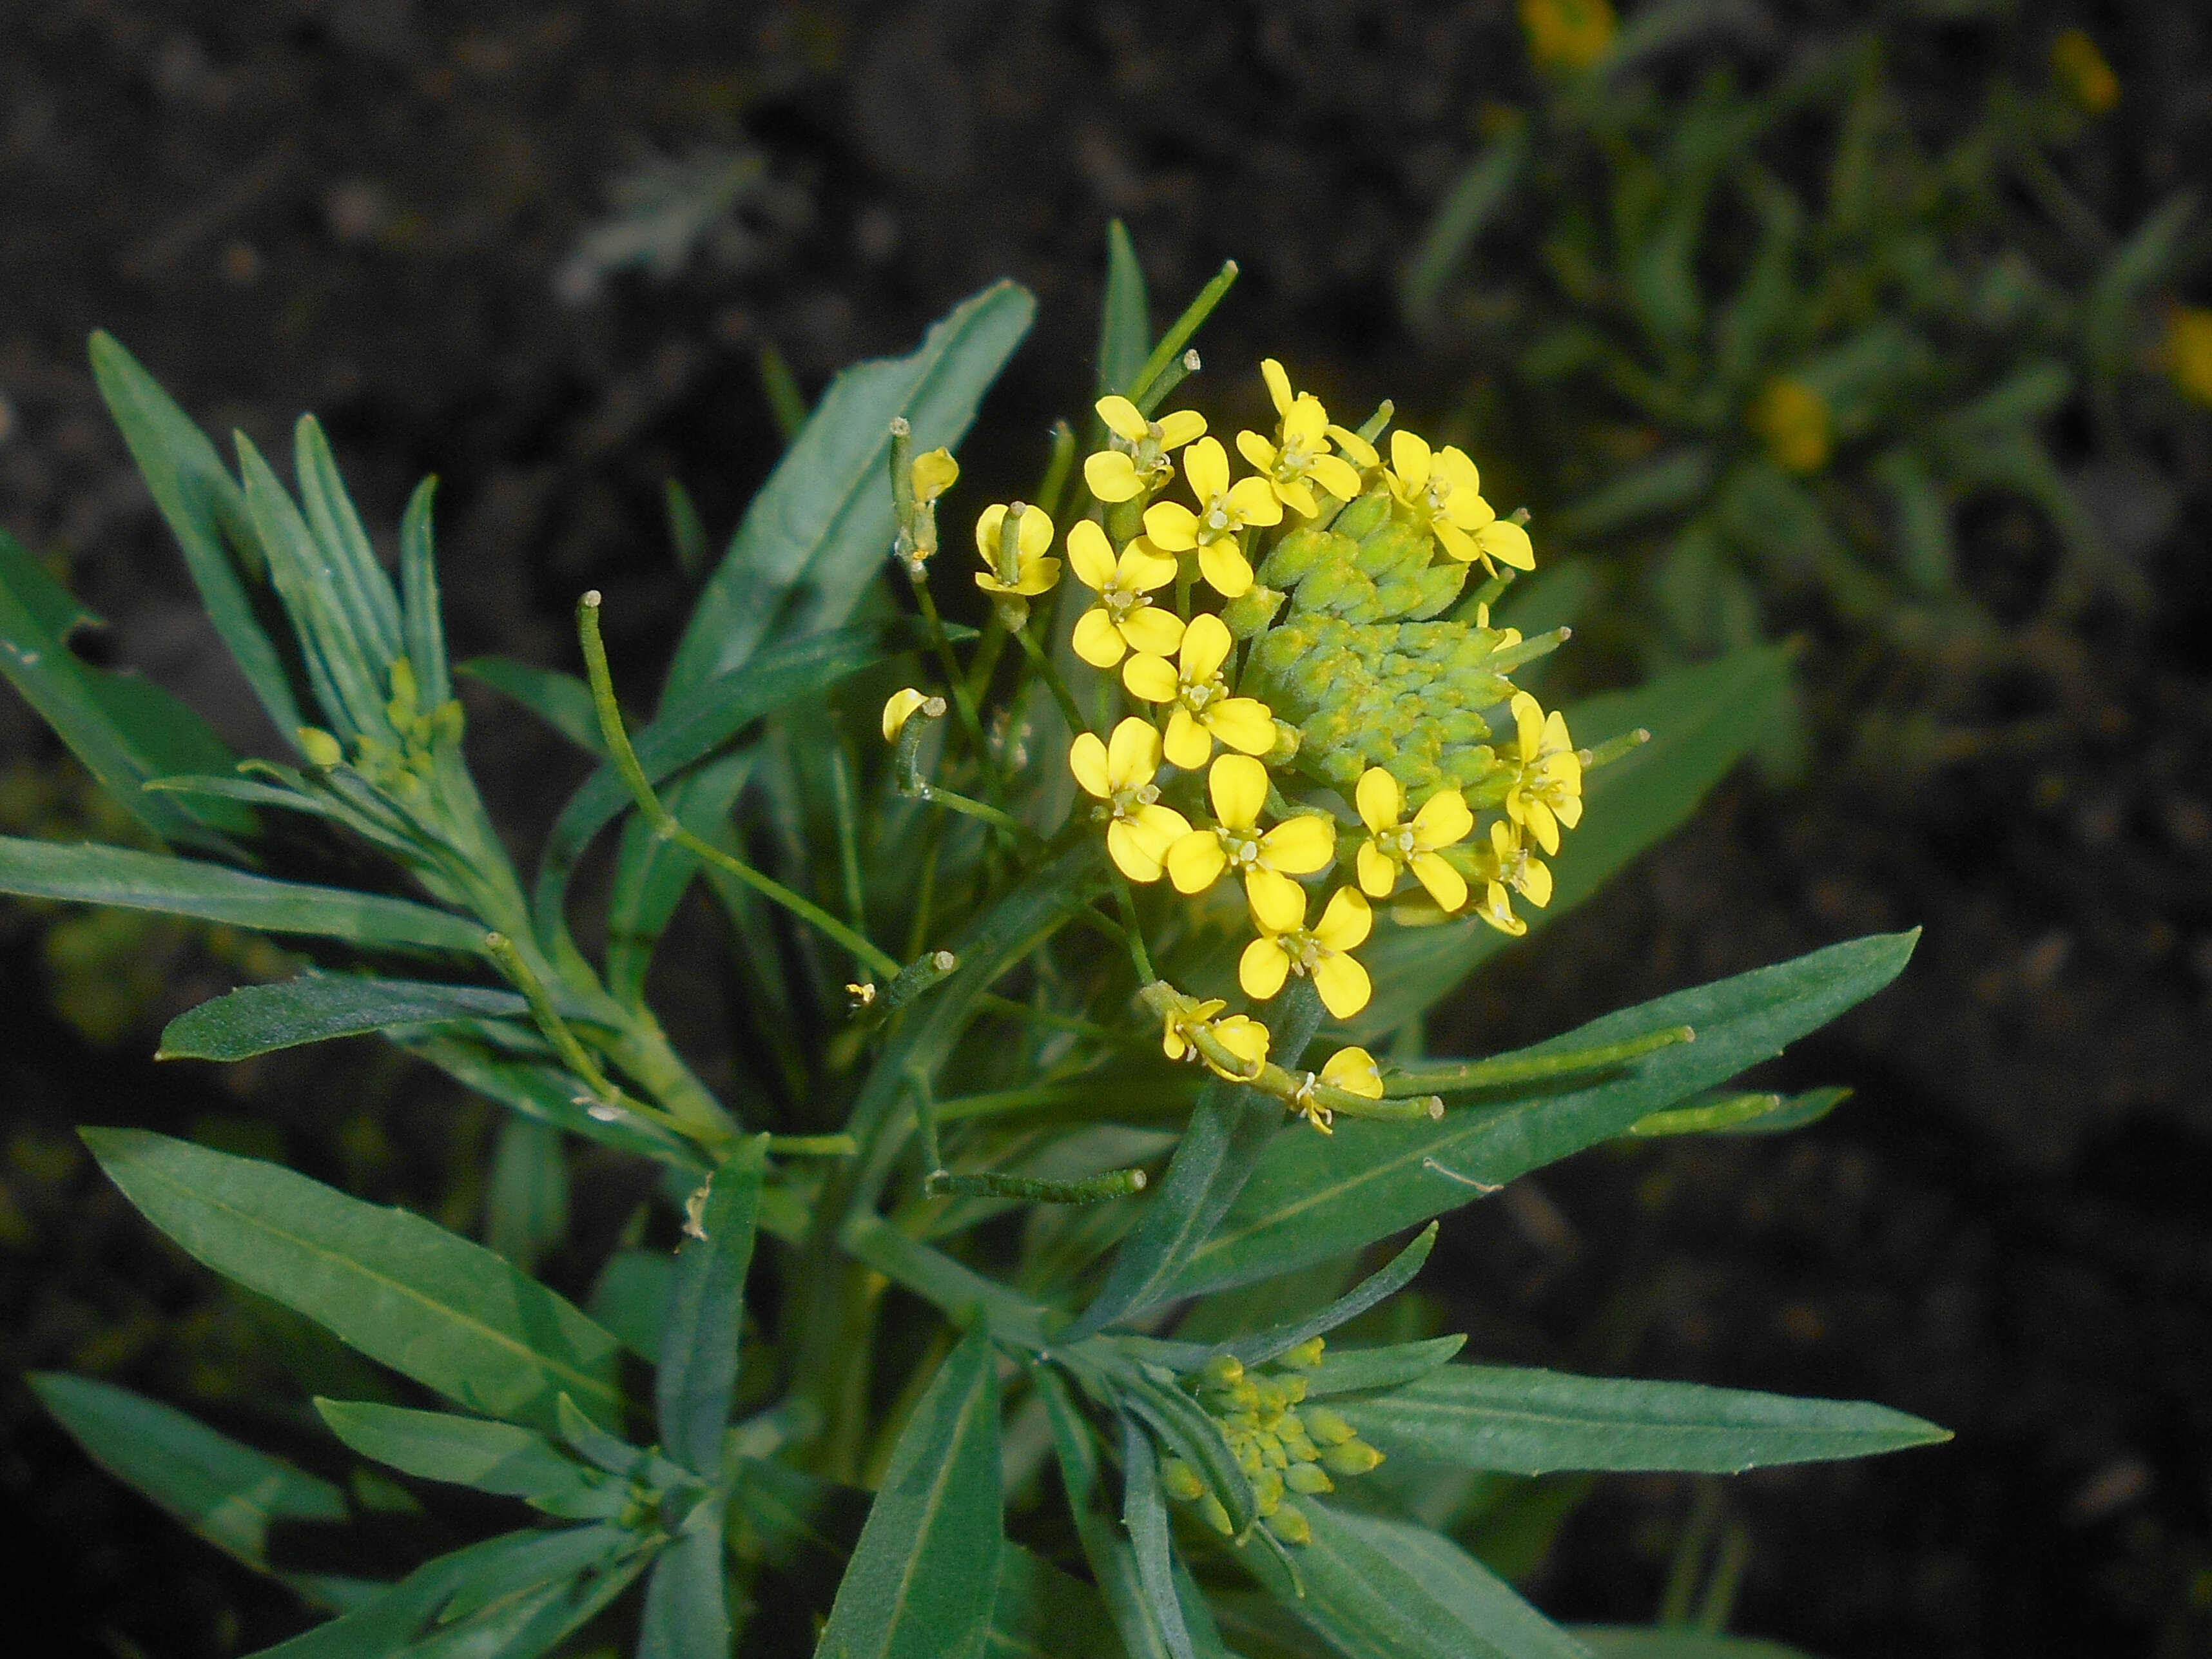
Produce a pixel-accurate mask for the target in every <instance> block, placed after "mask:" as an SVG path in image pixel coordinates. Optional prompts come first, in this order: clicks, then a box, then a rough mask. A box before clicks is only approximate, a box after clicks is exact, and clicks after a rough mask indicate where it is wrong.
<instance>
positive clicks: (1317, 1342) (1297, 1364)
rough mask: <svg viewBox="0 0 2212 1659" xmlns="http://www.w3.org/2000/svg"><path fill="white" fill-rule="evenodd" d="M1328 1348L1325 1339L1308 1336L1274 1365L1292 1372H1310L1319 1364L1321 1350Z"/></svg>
mask: <svg viewBox="0 0 2212 1659" xmlns="http://www.w3.org/2000/svg"><path fill="white" fill-rule="evenodd" d="M1326 1347H1328V1339H1327V1338H1326V1337H1320V1336H1310V1337H1308V1338H1307V1339H1306V1340H1304V1341H1303V1342H1301V1343H1299V1344H1298V1346H1297V1347H1295V1348H1292V1349H1291V1351H1290V1352H1288V1353H1286V1354H1285V1355H1284V1356H1283V1357H1282V1358H1281V1359H1279V1360H1278V1361H1277V1362H1276V1363H1277V1364H1282V1365H1288V1366H1289V1367H1290V1368H1291V1370H1294V1371H1310V1370H1313V1369H1314V1367H1315V1366H1316V1365H1318V1364H1321V1356H1322V1350H1323V1349H1324V1348H1326Z"/></svg>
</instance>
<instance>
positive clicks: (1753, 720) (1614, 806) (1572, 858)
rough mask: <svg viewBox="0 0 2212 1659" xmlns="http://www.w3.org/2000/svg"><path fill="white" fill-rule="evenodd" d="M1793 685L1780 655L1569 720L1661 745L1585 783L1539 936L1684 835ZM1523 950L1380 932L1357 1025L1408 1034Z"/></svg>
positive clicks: (1582, 735) (1448, 936)
mask: <svg viewBox="0 0 2212 1659" xmlns="http://www.w3.org/2000/svg"><path fill="white" fill-rule="evenodd" d="M1788 686H1789V659H1788V657H1787V655H1786V654H1785V653H1784V650H1783V649H1782V647H1778V646H1766V647H1759V648H1757V649H1754V650H1749V651H1741V652H1738V653H1736V654H1735V655H1734V656H1730V657H1724V658H1723V659H1721V660H1720V661H1718V662H1712V663H1704V664H1700V665H1699V666H1697V667H1695V668H1686V669H1684V670H1682V671H1680V672H1678V673H1674V674H1668V675H1664V676H1662V677H1661V678H1658V679H1656V680H1654V681H1652V682H1651V684H1649V685H1645V686H1641V687H1639V688H1638V689H1637V690H1633V691H1620V692H1611V693H1608V694H1607V695H1605V696H1598V697H1592V698H1590V699H1589V700H1588V701H1587V702H1581V703H1577V705H1576V706H1575V707H1573V708H1570V709H1568V710H1567V711H1566V717H1567V724H1568V728H1569V730H1570V731H1571V732H1572V733H1573V735H1574V740H1575V742H1576V743H1577V744H1581V745H1583V746H1585V747H1588V746H1590V745H1593V744H1599V743H1603V742H1605V741H1607V739H1609V738H1614V737H1618V736H1619V735H1620V734H1621V733H1623V732H1633V731H1635V730H1637V729H1638V728H1639V727H1640V728H1642V729H1644V730H1645V731H1648V732H1650V733H1651V741H1650V742H1649V743H1647V744H1644V745H1643V746H1642V747H1641V748H1639V749H1637V750H1633V751H1632V753H1630V754H1629V755H1627V756H1626V757H1624V758H1622V759H1620V760H1618V761H1615V762H1614V763H1613V764H1612V765H1610V766H1607V767H1605V768H1602V769H1600V770H1598V771H1595V772H1592V773H1590V774H1589V777H1588V780H1587V781H1586V783H1585V785H1584V788H1585V792H1586V810H1585V811H1584V812H1583V821H1582V823H1581V824H1580V825H1579V826H1578V827H1577V829H1575V830H1573V831H1572V832H1571V834H1570V835H1569V836H1567V837H1566V839H1565V844H1564V845H1562V846H1561V848H1559V857H1558V858H1557V859H1555V860H1552V861H1551V863H1552V877H1553V890H1552V902H1551V903H1550V904H1549V905H1548V906H1547V907H1546V908H1543V909H1541V910H1537V909H1528V910H1526V911H1525V912H1524V914H1525V915H1526V916H1527V919H1528V925H1529V928H1530V931H1531V932H1532V933H1533V932H1534V931H1535V930H1536V929H1538V928H1541V927H1543V926H1545V925H1546V924H1547V923H1548V922H1550V921H1554V920H1556V919H1557V918H1558V917H1559V916H1561V915H1565V913H1566V912H1567V911H1569V910H1571V909H1572V908H1574V907H1575V906H1577V904H1580V903H1581V902H1583V900H1584V899H1586V898H1588V897H1589V896H1590V895H1591V894H1592V893H1593V892H1595V891H1596V890H1597V889H1598V888H1599V887H1600V886H1601V885H1602V884H1604V883H1605V882H1606V881H1607V880H1608V879H1609V878H1611V877H1612V876H1613V872H1616V871H1617V870H1619V869H1620V868H1621V867H1622V866H1624V865H1626V864H1627V863H1628V862H1629V860H1632V859H1633V858H1635V857H1636V856H1637V855H1638V854H1640V853H1642V852H1644V851H1645V850H1646V849H1647V848H1650V847H1653V846H1655V845H1656V844H1657V843H1658V842H1661V841H1662V840H1663V839H1665V838H1666V837H1667V836H1669V835H1671V834H1673V833H1674V830H1676V829H1679V828H1680V826H1681V825H1682V824H1683V823H1685V822H1686V820H1687V819H1688V817H1689V816H1690V814H1691V812H1692V811H1693V810H1695V808H1696V806H1697V805H1698V802H1699V800H1701V799H1704V797H1705V792H1706V791H1707V790H1709V789H1711V787H1713V786H1714V785H1715V784H1716V783H1718V782H1719V781H1721V779H1722V778H1723V777H1724V776H1725V775H1727V774H1728V772H1729V769H1730V768H1731V767H1733V766H1734V765H1735V763H1736V762H1737V761H1739V760H1740V759H1741V758H1742V757H1744V756H1745V755H1746V754H1747V753H1748V752H1750V750H1751V747H1752V745H1753V744H1754V743H1755V742H1757V741H1758V739H1759V735H1760V733H1761V732H1764V731H1765V729H1766V727H1767V725H1768V722H1769V721H1770V720H1771V718H1772V716H1773V714H1774V712H1775V710H1776V709H1777V708H1779V707H1780V705H1781V702H1782V700H1783V698H1784V695H1785V694H1786V692H1787V690H1788ZM1511 943H1512V941H1511V940H1510V939H1508V938H1507V937H1506V936H1505V935H1504V934H1503V933H1499V932H1498V930H1497V929H1496V928H1494V927H1491V926H1489V925H1488V924H1487V923H1486V922H1480V921H1455V922H1445V923H1443V925H1442V926H1440V927H1381V928H1378V929H1376V936H1375V938H1374V939H1372V940H1371V941H1370V943H1369V945H1367V947H1366V948H1365V949H1364V950H1363V951H1361V953H1360V957H1361V960H1362V961H1364V963H1366V964H1367V967H1368V971H1369V972H1370V975H1372V976H1373V978H1374V981H1375V995H1374V1000H1372V1001H1371V1002H1370V1003H1369V1004H1368V1006H1367V1007H1366V1008H1365V1009H1364V1011H1362V1012H1361V1013H1360V1015H1359V1016H1358V1018H1357V1019H1355V1020H1354V1021H1353V1022H1352V1030H1354V1031H1355V1032H1357V1033H1358V1034H1359V1035H1360V1036H1361V1037H1362V1039H1363V1040H1364V1041H1373V1040H1375V1039H1376V1038H1379V1037H1381V1036H1384V1035H1387V1034H1388V1033H1389V1032H1391V1031H1394V1030H1397V1028H1398V1027H1399V1026H1401V1025H1402V1024H1405V1023H1406V1022H1407V1020H1408V1019H1410V1018H1413V1016H1414V1015H1416V1014H1418V1013H1419V1012H1421V1011H1422V1010H1423V1009H1425V1008H1427V1007H1428V1006H1430V1005H1431V1004H1432V1003H1434V1002H1435V1001H1436V1000H1437V999H1438V998H1440V997H1442V996H1443V995H1444V994H1445V993H1447V992H1448V991H1449V990H1450V989H1451V988H1452V987H1454V986H1455V985H1457V984H1458V983H1459V982H1460V981H1462V979H1464V978H1466V977H1467V975H1468V973H1469V972H1470V971H1472V970H1473V969H1474V968H1475V967H1476V965H1477V964H1479V963H1482V962H1485V961H1486V960H1488V959H1489V958H1490V957H1492V956H1495V955H1496V954H1497V953H1498V951H1502V950H1504V949H1505V948H1506V946H1507V945H1510V944H1511Z"/></svg>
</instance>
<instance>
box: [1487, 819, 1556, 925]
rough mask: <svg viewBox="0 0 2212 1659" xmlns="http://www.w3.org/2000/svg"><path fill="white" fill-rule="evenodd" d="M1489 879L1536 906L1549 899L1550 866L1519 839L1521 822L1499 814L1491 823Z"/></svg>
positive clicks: (1539, 907)
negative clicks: (1500, 816) (1501, 816)
mask: <svg viewBox="0 0 2212 1659" xmlns="http://www.w3.org/2000/svg"><path fill="white" fill-rule="evenodd" d="M1486 862H1487V863H1488V865H1489V866H1490V871H1491V875H1490V879H1491V881H1492V884H1504V885H1505V886H1507V887H1510V888H1511V889H1512V890H1514V891H1515V892H1516V893H1518V894H1520V895H1521V896H1522V898H1524V899H1527V900H1528V902H1529V903H1531V904H1533V905H1534V906H1535V907H1536V908H1538V909H1539V910H1541V909H1542V908H1544V907H1545V906H1546V905H1547V904H1549V903H1550V902H1552V867H1551V866H1549V865H1547V864H1546V863H1545V862H1544V860H1541V859H1540V858H1538V857H1537V856H1536V855H1535V854H1534V853H1532V852H1530V851H1529V850H1528V844H1527V843H1526V842H1523V841H1522V839H1521V826H1520V825H1519V824H1517V823H1514V822H1512V821H1511V820H1510V818H1499V819H1498V821H1497V822H1496V823H1492V825H1491V826H1490V857H1489V859H1488V860H1486Z"/></svg>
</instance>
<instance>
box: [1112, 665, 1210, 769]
mask: <svg viewBox="0 0 2212 1659" xmlns="http://www.w3.org/2000/svg"><path fill="white" fill-rule="evenodd" d="M1125 678H1126V677H1125ZM1160 747H1161V749H1162V750H1163V751H1164V753H1165V754H1166V756H1167V757H1168V760H1169V762H1170V764H1172V765H1176V766H1179V767H1181V768H1182V769H1183V770H1184V771H1186V772H1195V771H1197V770H1198V769H1200V768H1201V767H1203V766H1204V765H1205V764H1206V760H1207V759H1208V757H1211V756H1212V753H1213V734H1212V732H1208V731H1207V730H1206V728H1205V727H1204V726H1200V724H1199V723H1198V722H1197V721H1196V720H1193V719H1191V717H1190V711H1189V710H1188V709H1186V708H1176V711H1175V713H1174V714H1170V715H1169V716H1168V731H1167V737H1166V738H1165V739H1164V741H1163V742H1162V743H1161V744H1160Z"/></svg>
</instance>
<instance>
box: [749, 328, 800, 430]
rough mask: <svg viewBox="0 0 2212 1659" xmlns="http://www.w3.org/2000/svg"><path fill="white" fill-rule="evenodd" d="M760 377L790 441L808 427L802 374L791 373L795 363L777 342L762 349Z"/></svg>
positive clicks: (777, 422)
mask: <svg viewBox="0 0 2212 1659" xmlns="http://www.w3.org/2000/svg"><path fill="white" fill-rule="evenodd" d="M760 380H761V392H762V393H763V395H764V396H765V397H766V398H768V408H769V414H770V415H772V416H775V429H776V431H777V432H778V433H780V434H781V435H782V437H783V441H784V442H785V443H787V444H788V443H789V442H790V441H792V440H793V438H796V437H797V436H798V435H799V434H800V433H801V432H803V431H804V430H805V428H806V394H805V392H801V391H800V390H799V377H798V376H797V375H796V374H793V373H792V372H791V364H790V363H789V362H787V361H786V360H785V358H784V355H783V354H782V353H781V351H778V350H777V349H775V346H774V345H773V344H770V345H764V346H763V347H762V348H761V349H760Z"/></svg>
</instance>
